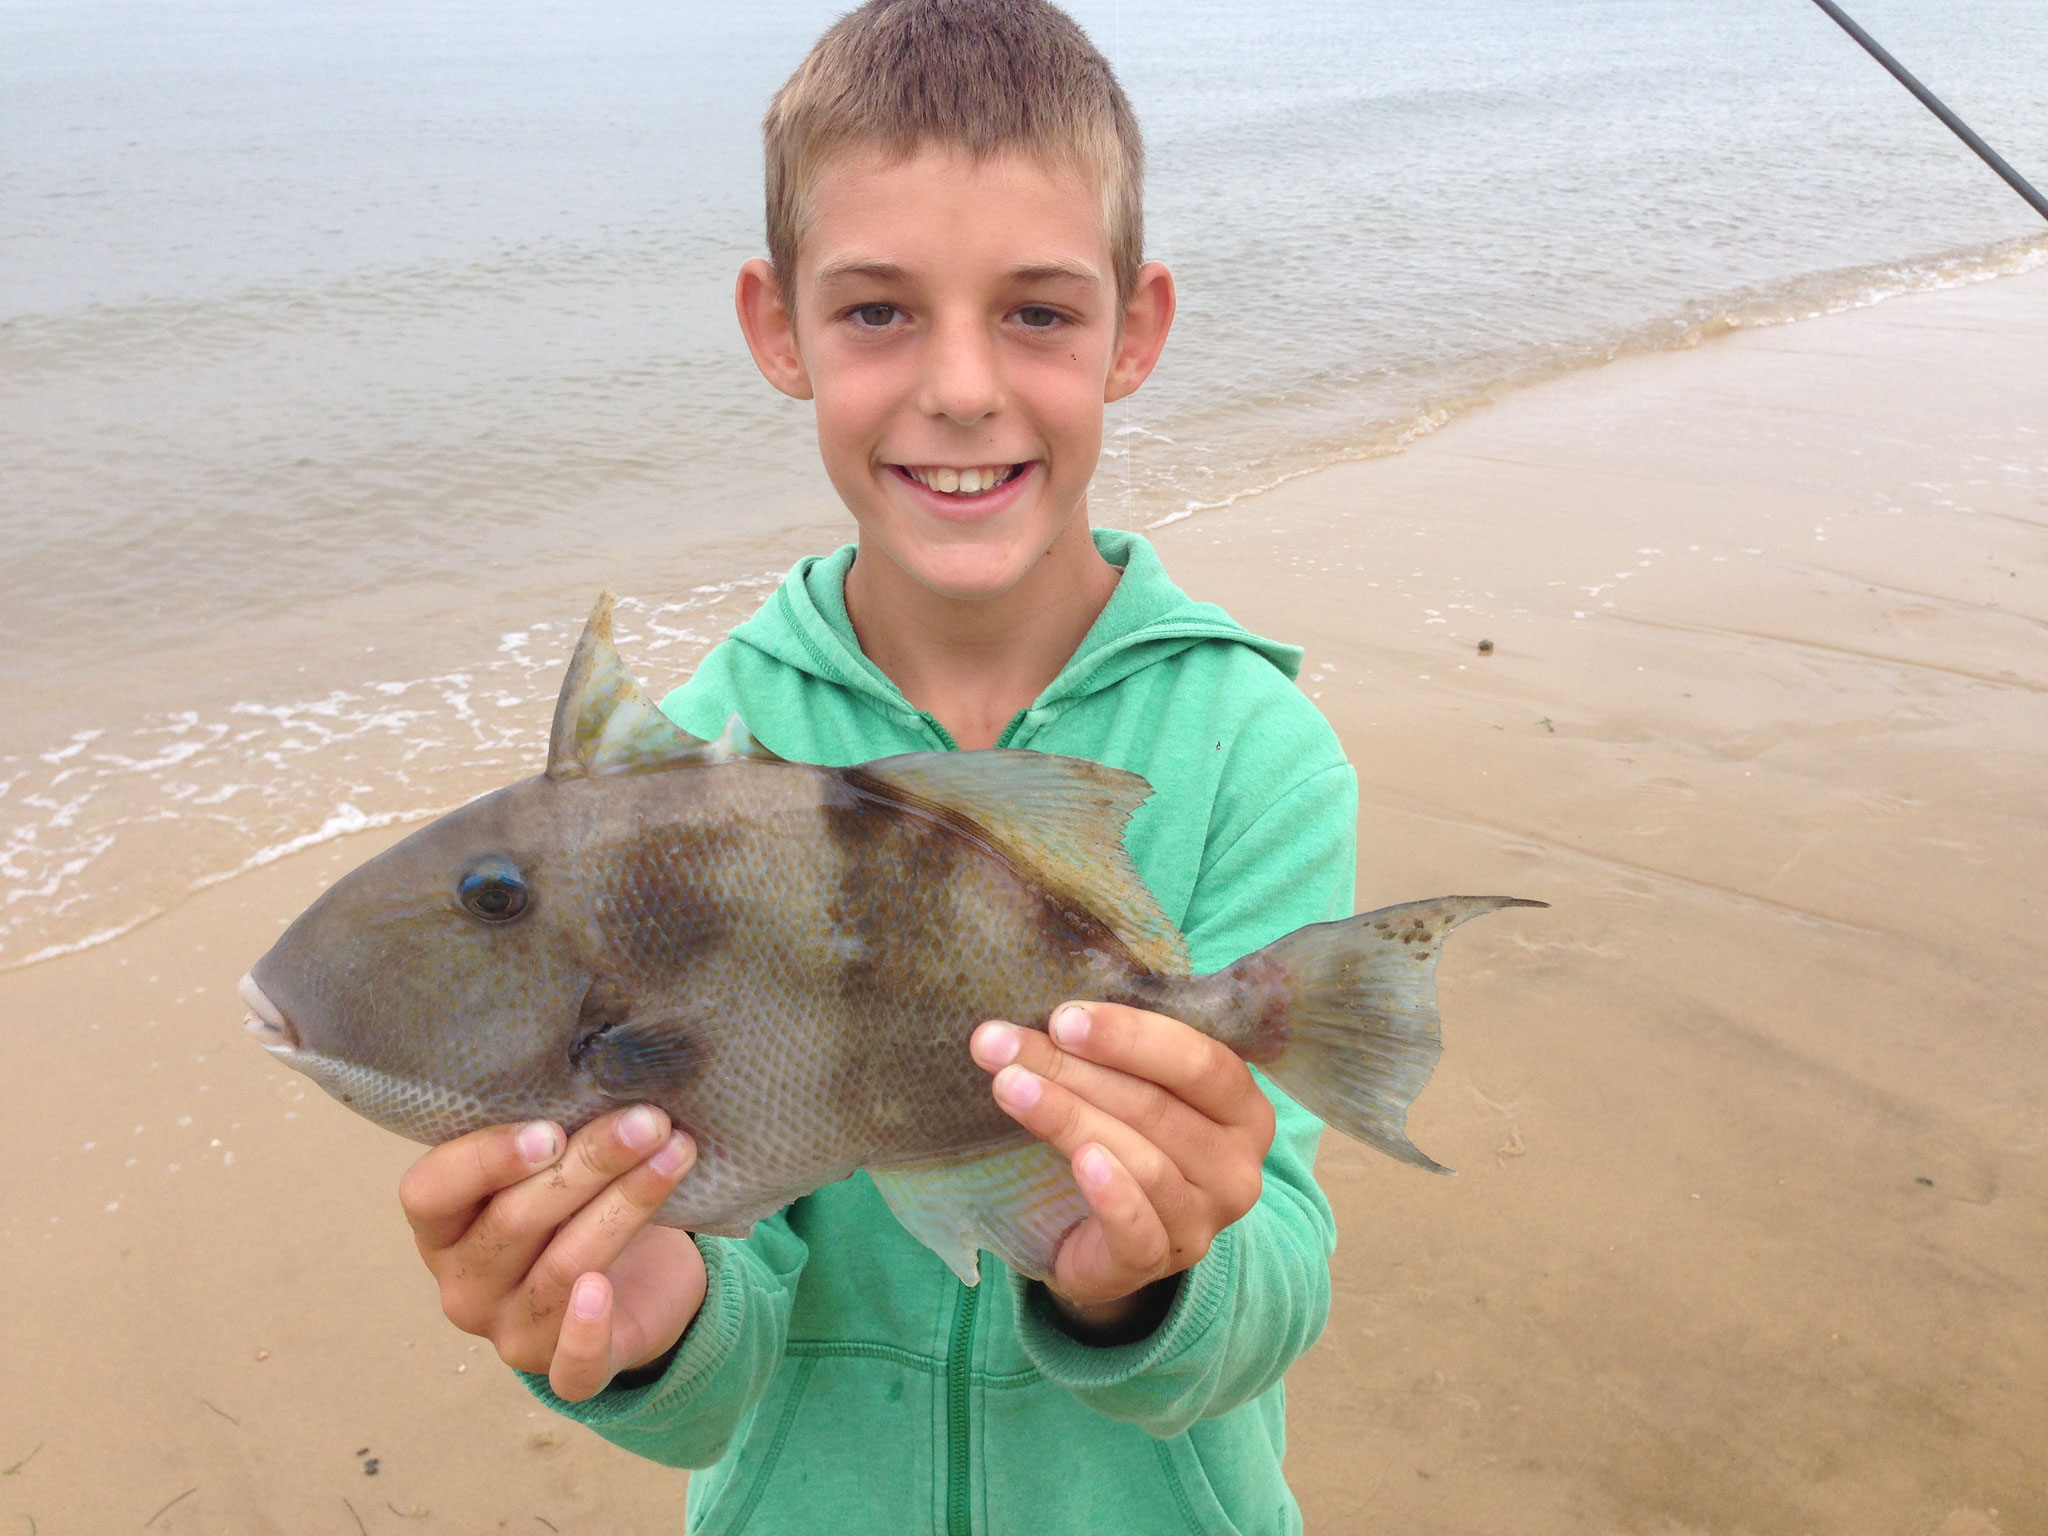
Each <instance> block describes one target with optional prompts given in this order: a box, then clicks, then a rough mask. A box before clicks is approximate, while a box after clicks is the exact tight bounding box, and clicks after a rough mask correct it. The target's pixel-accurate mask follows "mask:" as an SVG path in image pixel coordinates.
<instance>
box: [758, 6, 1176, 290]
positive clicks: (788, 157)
mask: <svg viewBox="0 0 2048 1536" xmlns="http://www.w3.org/2000/svg"><path fill="white" fill-rule="evenodd" d="M761 137H762V140H763V145H764V148H765V149H766V151H767V162H768V189H767V190H768V259H769V261H770V262H772V263H773V265H774V267H775V271H776V275H777V277H778V278H779V279H780V280H781V283H782V290H783V295H784V299H785V301H786V302H787V301H791V300H793V299H794V297H795V295H794V292H793V290H792V282H793V280H794V278H795V276H796V261H797V248H798V244H799V242H800V240H801V237H802V234H803V229H804V224H805V219H806V200H807V197H808V194H809V191H810V187H811V184H812V181H813V180H814V179H815V178H816V176H817V175H818V173H819V171H820V169H821V168H822V167H823V166H824V165H825V163H826V162H827V161H829V160H830V159H831V158H832V157H833V156H834V155H838V154H843V153H845V152H847V151H849V150H859V149H863V148H879V149H881V150H883V151H884V152H885V153H889V154H897V155H903V156H909V155H912V154H915V153H916V152H917V151H918V150H919V149H921V148H924V147H926V146H930V145H940V146H949V147H952V148H957V149H961V150H964V151H966V152H967V153H968V154H969V155H971V156H973V157H974V158H975V159H977V160H980V159H984V158H986V157H988V156H990V155H994V154H997V153H999V152H1002V151H1006V150H1022V151H1024V152H1026V153H1029V154H1033V155H1037V156H1040V157H1042V158H1044V159H1047V160H1050V161H1054V162H1058V163H1065V164H1067V165H1070V166H1072V167H1073V168H1074V169H1076V170H1078V171H1079V172H1080V173H1081V174H1082V175H1083V176H1084V177H1085V178H1087V179H1088V180H1089V181H1090V182H1091V183H1093V184H1094V185H1095V186H1096V187H1097V188H1098V189H1099V191H1100V192H1101V195H1102V209H1103V226H1104V228H1105V230H1106V231H1107V232H1108V235H1109V250H1110V263H1111V267H1112V270H1113V272H1114V275H1115V278H1116V292H1117V304H1118V308H1119V310H1121V308H1122V306H1123V304H1124V303H1125V302H1126V301H1127V300H1128V299H1129V298H1130V296H1131V293H1132V291H1133V290H1134V289H1135V288H1136V286H1137V281H1138V268H1139V266H1140V265H1141V264H1142V263H1143V261H1144V246H1145V211H1144V181H1145V146H1144V142H1143V140H1142V139H1141V138H1140V137H1139V134H1138V119H1137V116H1136V114H1135V113H1133V112H1132V111H1131V104H1130V102H1129V100H1128V99H1126V97H1125V96H1124V93H1123V87H1121V86H1120V85H1118V84H1117V81H1116V75H1115V73H1114V72H1113V71H1112V70H1111V69H1110V67H1109V61H1108V60H1107V59H1105V58H1104V57H1103V56H1102V55H1101V54H1100V53H1099V52H1097V51H1096V48H1095V45H1094V44H1093V43H1091V42H1089V41H1088V36H1087V34H1086V33H1085V32H1083V31H1082V30H1081V28H1080V27H1079V26H1078V25H1077V24H1076V23H1075V22H1074V19H1073V18H1072V17H1071V16H1069V15H1067V13H1066V12H1065V11H1062V10H1060V9H1059V8H1058V7H1057V6H1054V5H1049V4H1046V3H1045V0H868V3H867V4H865V5H863V6H861V7H860V8H859V9H858V10H856V11H852V12H850V13H848V14H847V15H845V16H842V17H841V18H840V19H839V20H838V21H837V22H835V23H834V24H833V25H832V27H831V28H830V29H829V30H828V31H827V32H826V33H825V35H824V36H823V37H821V38H819V39H818V41H817V44H816V46H814V47H813V48H812V49H811V51H810V54H809V56H808V57H806V58H805V59H804V61H803V63H802V64H800V65H798V66H797V71H796V73H795V74H793V75H791V76H790V77H789V79H788V81H787V82H786V83H785V84H784V85H783V87H782V89H781V90H779V91H777V92H776V93H775V99H774V100H773V101H771V102H770V103H769V105H768V115H767V117H766V118H765V119H764V120H763V121H762V124H761Z"/></svg>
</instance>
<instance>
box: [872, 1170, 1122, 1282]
mask: <svg viewBox="0 0 2048 1536" xmlns="http://www.w3.org/2000/svg"><path fill="white" fill-rule="evenodd" d="M868 1172H869V1175H870V1176H871V1177H872V1178H873V1179H874V1181H875V1187H876V1188H877V1189H879V1190H880V1191H881V1192H882V1198H883V1199H884V1200H886V1201H888V1202H889V1209H890V1210H892V1211H894V1212H895V1213H896V1219H897V1220H898V1221H900V1222H902V1223H903V1225H904V1226H905V1228H907V1229H908V1230H909V1232H910V1235H911V1236H912V1237H914V1238H916V1239H917V1240H918V1241H919V1242H920V1243H923V1244H924V1245H925V1247H927V1248H929V1249H931V1251H932V1252H933V1253H936V1254H937V1255H938V1256H939V1257H940V1258H942V1259H944V1260H945V1261H946V1267H947V1268H948V1269H950V1270H952V1271H953V1273H954V1274H956V1275H958V1276H959V1277H960V1279H961V1281H962V1283H963V1284H966V1285H975V1284H978V1283H979V1282H980V1279H981V1256H980V1253H981V1250H982V1249H984V1248H985V1249H987V1250H988V1251H989V1252H990V1253H992V1254H994V1255H995V1256H996V1257H997V1258H999V1259H1001V1260H1002V1261H1003V1262H1004V1263H1005V1264H1007V1265H1009V1266H1010V1268H1012V1269H1014V1270H1016V1271H1017V1272H1018V1273H1019V1274H1022V1275H1028V1276H1030V1277H1031V1278H1032V1279H1034V1280H1050V1279H1051V1278H1052V1270H1053V1260H1054V1258H1055V1257H1056V1256H1057V1255H1058V1253H1059V1250H1060V1243H1061V1242H1062V1241H1064V1240H1065V1238H1066V1235H1067V1234H1068V1233H1069V1232H1071V1231H1072V1230H1073V1229H1074V1228H1075V1227H1076V1226H1077V1225H1079V1224H1080V1223H1081V1222H1082V1221H1084V1220H1085V1219H1086V1218H1087V1216H1088V1202H1087V1201H1085V1200H1083V1199H1082V1198H1081V1191H1080V1190H1079V1189H1077V1188H1076V1187H1075V1185H1074V1175H1073V1172H1072V1171H1071V1170H1070V1169H1069V1168H1068V1167H1067V1160H1066V1159H1065V1158H1064V1157H1062V1156H1060V1154H1059V1153H1058V1152H1057V1151H1055V1150H1054V1149H1053V1148H1052V1147H1049V1146H1047V1145H1046V1144H1045V1143H1044V1142H1042V1141H1033V1142H1028V1143H1026V1144H1025V1145H1024V1146H1021V1147H1011V1148H1008V1149H1006V1150H1004V1151H1001V1152H992V1153H989V1154H987V1155H986V1156H983V1157H977V1158H974V1159H972V1160H971V1161H968V1162H961V1163H944V1164H932V1163H927V1164H921V1165H919V1166H917V1167H912V1168H871V1169H869V1170H868Z"/></svg>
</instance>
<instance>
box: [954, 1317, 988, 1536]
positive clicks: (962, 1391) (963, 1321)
mask: <svg viewBox="0 0 2048 1536" xmlns="http://www.w3.org/2000/svg"><path fill="white" fill-rule="evenodd" d="M980 1305H981V1287H980V1286H978V1285H963V1286H961V1287H960V1299H959V1300H958V1301H957V1302H955V1303H954V1305H953V1342H952V1344H951V1345H950V1346H948V1348H947V1350H946V1536H974V1498H973V1481H972V1479H973V1474H974V1461H973V1447H972V1446H971V1445H970V1443H969V1441H968V1418H967V1410H968V1396H967V1394H968V1386H969V1382H968V1376H969V1372H970V1370H971V1369H972V1367H973V1364H974V1314H975V1312H976V1311H977V1310H978V1309H979V1308H980Z"/></svg>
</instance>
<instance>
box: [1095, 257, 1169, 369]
mask: <svg viewBox="0 0 2048 1536" xmlns="http://www.w3.org/2000/svg"><path fill="white" fill-rule="evenodd" d="M1174 303H1175V300H1174V292H1173V274H1172V273H1171V272H1169V271H1167V270H1166V268H1165V266H1164V265H1163V264H1162V263H1160V262H1156V261H1148V262H1146V263H1145V265H1144V266H1142V267H1140V268H1139V269H1138V281H1137V283H1136V284H1135V285H1133V287H1132V289H1131V298H1130V302H1129V303H1127V304H1126V305H1124V323H1123V329H1122V330H1121V331H1120V332H1119V333H1118V335H1117V339H1116V351H1115V353H1114V354H1112V355H1111V357H1110V360H1109V378H1108V380H1107V382H1106V383H1105V384H1104V386H1103V390H1102V399H1103V403H1104V404H1105V405H1106V404H1108V403H1109V402H1110V401H1112V400H1121V399H1123V397H1124V396H1125V395H1128V394H1130V393H1131V391H1133V390H1135V389H1136V388H1137V387H1138V386H1139V385H1140V384H1142V383H1144V382H1145V380H1146V378H1147V377H1148V376H1149V375H1150V374H1151V372H1152V365H1153V364H1154V363H1156V362H1158V361H1159V354H1160V352H1162V351H1163V350H1164V349H1165V347H1166V333H1167V332H1168V331H1170V330H1172V329H1173V311H1174Z"/></svg>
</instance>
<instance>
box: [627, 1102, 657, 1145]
mask: <svg viewBox="0 0 2048 1536" xmlns="http://www.w3.org/2000/svg"><path fill="white" fill-rule="evenodd" d="M660 1139H661V1116H660V1115H659V1114H657V1113H655V1111H654V1110H652V1109H650V1108H648V1107H647V1106H646V1105H645V1104H636V1105H635V1106H634V1107H633V1108H631V1109H629V1110H627V1111H626V1112H625V1113H624V1114H623V1115H621V1116H619V1140H621V1141H623V1142H624V1143H625V1144H626V1145H627V1146H629V1147H631V1148H632V1149H633V1150H634V1151H635V1152H638V1151H641V1150H643V1149H644V1148H647V1147H651V1146H653V1145H654V1144H655V1142H657V1141H659V1140H660Z"/></svg>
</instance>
